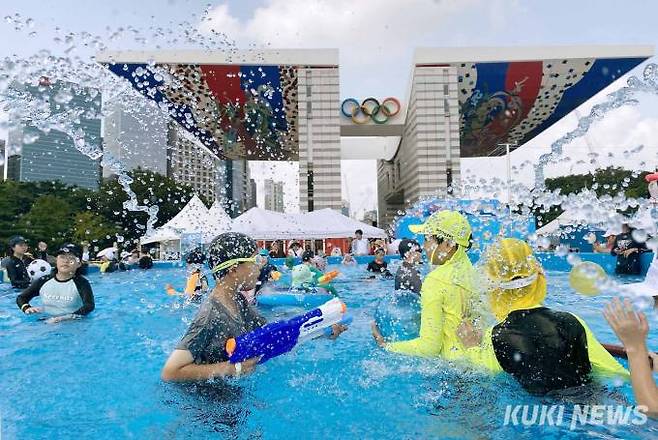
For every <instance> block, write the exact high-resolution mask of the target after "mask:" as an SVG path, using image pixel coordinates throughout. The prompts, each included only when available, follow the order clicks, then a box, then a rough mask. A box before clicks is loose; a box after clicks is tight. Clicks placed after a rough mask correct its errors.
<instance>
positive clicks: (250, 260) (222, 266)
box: [211, 257, 256, 273]
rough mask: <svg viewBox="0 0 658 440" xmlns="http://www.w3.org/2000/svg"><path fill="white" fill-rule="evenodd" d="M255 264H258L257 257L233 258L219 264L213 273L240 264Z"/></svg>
mask: <svg viewBox="0 0 658 440" xmlns="http://www.w3.org/2000/svg"><path fill="white" fill-rule="evenodd" d="M255 262H256V257H249V258H233V259H231V260H227V261H224V262H223V263H219V264H218V265H217V266H215V267H213V268H212V270H211V272H212V273H217V272H219V271H220V270H224V269H228V268H229V267H231V266H233V265H235V264H239V263H255Z"/></svg>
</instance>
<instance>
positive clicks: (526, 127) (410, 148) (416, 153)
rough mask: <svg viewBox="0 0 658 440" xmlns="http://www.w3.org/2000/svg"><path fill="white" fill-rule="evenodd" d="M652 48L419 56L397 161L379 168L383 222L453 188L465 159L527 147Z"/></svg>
mask: <svg viewBox="0 0 658 440" xmlns="http://www.w3.org/2000/svg"><path fill="white" fill-rule="evenodd" d="M653 51H654V50H653V47H649V46H565V47H519V48H459V49H417V50H416V52H415V55H414V65H413V66H412V69H413V70H412V76H411V83H410V86H409V93H408V96H407V103H406V109H405V112H404V113H405V115H404V123H403V128H402V130H401V133H400V139H399V142H398V147H397V149H396V151H395V154H394V155H393V156H392V157H391V158H386V159H385V160H379V161H378V164H377V186H378V207H379V223H380V224H384V225H386V224H389V223H391V222H392V221H393V220H394V217H395V216H396V213H397V212H398V211H399V210H404V209H405V207H407V206H410V205H411V204H413V203H415V202H416V201H418V200H419V199H423V198H427V197H446V196H448V195H450V193H451V191H453V189H455V188H458V187H459V184H460V180H461V171H460V163H461V159H462V158H468V157H486V156H500V155H504V154H505V148H501V146H502V145H503V144H506V143H511V144H514V145H518V146H520V145H523V144H524V143H526V142H528V141H529V140H531V139H532V138H534V137H535V136H537V135H538V134H539V133H541V132H542V131H544V130H546V129H547V128H549V127H550V126H551V125H553V124H554V123H555V122H557V121H558V120H560V119H561V118H563V117H564V116H566V115H567V114H568V113H569V112H571V111H572V110H573V109H575V108H576V107H577V106H579V105H580V104H582V103H584V102H585V101H587V100H588V99H589V98H590V97H592V96H594V95H595V94H596V93H598V92H600V91H601V90H603V89H604V88H605V87H606V86H608V85H609V84H610V83H612V82H614V81H615V80H616V79H618V78H620V77H621V76H622V75H624V74H625V73H627V72H628V71H629V70H631V69H633V68H634V67H636V66H637V65H639V64H640V63H641V62H643V61H644V60H646V58H647V57H649V56H652V55H653Z"/></svg>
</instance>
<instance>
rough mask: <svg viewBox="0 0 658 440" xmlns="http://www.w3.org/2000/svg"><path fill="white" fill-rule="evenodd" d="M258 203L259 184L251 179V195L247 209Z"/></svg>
mask: <svg viewBox="0 0 658 440" xmlns="http://www.w3.org/2000/svg"><path fill="white" fill-rule="evenodd" d="M257 205H258V185H256V181H255V180H254V179H251V178H250V179H249V197H248V198H247V210H249V209H251V208H255V207H256V206H257Z"/></svg>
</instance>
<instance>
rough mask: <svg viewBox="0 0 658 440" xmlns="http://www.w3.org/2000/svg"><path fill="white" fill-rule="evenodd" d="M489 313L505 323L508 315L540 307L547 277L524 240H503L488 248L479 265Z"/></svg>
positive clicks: (544, 296)
mask: <svg viewBox="0 0 658 440" xmlns="http://www.w3.org/2000/svg"><path fill="white" fill-rule="evenodd" d="M481 264H482V266H483V268H484V274H485V276H486V278H487V280H486V282H487V290H488V293H489V302H490V304H491V308H492V311H493V312H494V314H495V315H496V317H497V318H498V319H504V318H505V317H506V316H507V315H508V314H509V313H510V312H511V311H513V310H520V309H524V308H531V307H536V306H538V305H541V304H542V303H543V302H544V299H545V298H546V277H545V276H544V273H543V270H542V267H541V264H540V263H539V261H537V259H536V258H535V257H534V255H533V253H532V249H531V248H530V246H529V245H528V243H526V242H525V241H523V240H518V239H516V238H505V239H502V240H500V241H499V242H496V243H493V244H492V245H491V246H489V247H488V248H487V250H486V251H485V253H484V255H483V256H482V262H481Z"/></svg>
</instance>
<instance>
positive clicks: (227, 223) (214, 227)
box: [203, 200, 233, 242]
mask: <svg viewBox="0 0 658 440" xmlns="http://www.w3.org/2000/svg"><path fill="white" fill-rule="evenodd" d="M232 226H233V220H232V219H231V217H229V215H228V214H227V213H226V211H224V208H223V207H222V205H221V203H219V202H218V201H217V200H215V203H213V204H212V206H211V207H210V209H209V210H208V222H207V224H206V226H205V228H204V230H203V238H204V241H205V242H210V241H212V239H213V238H215V237H216V236H218V235H219V234H221V233H223V232H226V231H230V230H231V227H232Z"/></svg>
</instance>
